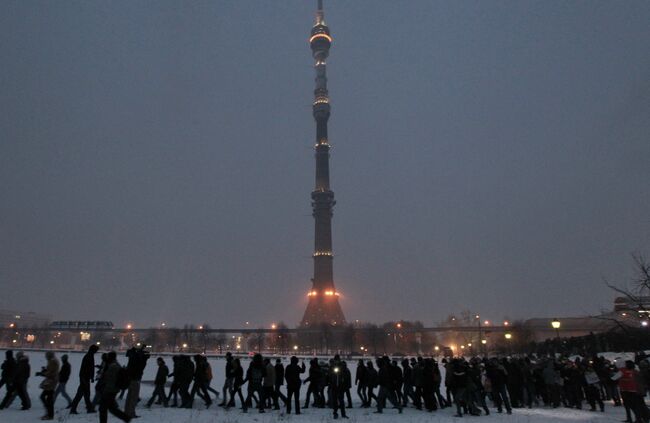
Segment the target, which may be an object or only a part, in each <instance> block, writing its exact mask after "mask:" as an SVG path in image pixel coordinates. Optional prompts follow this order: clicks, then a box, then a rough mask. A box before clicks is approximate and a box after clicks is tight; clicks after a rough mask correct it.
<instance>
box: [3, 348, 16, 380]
mask: <svg viewBox="0 0 650 423" xmlns="http://www.w3.org/2000/svg"><path fill="white" fill-rule="evenodd" d="M1 368H2V372H1V373H0V389H2V387H3V386H5V385H6V386H7V390H8V389H9V387H10V386H11V384H12V383H13V380H14V375H15V374H16V360H14V352H13V351H12V350H7V351H5V361H3V362H2V366H1Z"/></svg>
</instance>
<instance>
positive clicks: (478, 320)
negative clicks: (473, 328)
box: [476, 314, 483, 353]
mask: <svg viewBox="0 0 650 423" xmlns="http://www.w3.org/2000/svg"><path fill="white" fill-rule="evenodd" d="M476 321H477V322H478V340H479V342H480V340H481V339H482V337H481V316H479V315H478V314H477V315H476ZM482 350H483V344H481V347H480V348H479V353H483V351H482Z"/></svg>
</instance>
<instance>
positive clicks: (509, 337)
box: [503, 332, 512, 340]
mask: <svg viewBox="0 0 650 423" xmlns="http://www.w3.org/2000/svg"><path fill="white" fill-rule="evenodd" d="M503 336H505V337H506V339H507V340H511V339H512V334H511V333H510V332H506V333H505V335H503Z"/></svg>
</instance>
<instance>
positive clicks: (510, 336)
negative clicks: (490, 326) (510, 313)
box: [503, 332, 512, 354]
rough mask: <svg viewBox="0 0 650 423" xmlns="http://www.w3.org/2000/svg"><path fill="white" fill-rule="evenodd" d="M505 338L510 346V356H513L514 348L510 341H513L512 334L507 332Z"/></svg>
mask: <svg viewBox="0 0 650 423" xmlns="http://www.w3.org/2000/svg"><path fill="white" fill-rule="evenodd" d="M503 336H504V337H505V338H506V344H507V345H508V354H512V348H511V343H510V341H511V340H512V334H511V333H510V332H506V333H505V334H504V335H503Z"/></svg>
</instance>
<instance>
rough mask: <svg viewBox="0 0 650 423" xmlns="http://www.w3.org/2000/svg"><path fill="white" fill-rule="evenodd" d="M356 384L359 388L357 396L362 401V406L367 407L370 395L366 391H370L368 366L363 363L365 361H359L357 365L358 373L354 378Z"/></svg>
mask: <svg viewBox="0 0 650 423" xmlns="http://www.w3.org/2000/svg"><path fill="white" fill-rule="evenodd" d="M354 384H355V385H356V386H357V395H358V396H359V398H360V399H361V406H362V407H365V406H366V403H367V402H368V395H367V394H366V391H367V389H368V372H367V370H366V366H365V364H364V363H363V359H361V358H360V359H359V362H358V363H357V371H356V374H355V377H354Z"/></svg>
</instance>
